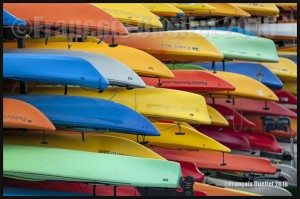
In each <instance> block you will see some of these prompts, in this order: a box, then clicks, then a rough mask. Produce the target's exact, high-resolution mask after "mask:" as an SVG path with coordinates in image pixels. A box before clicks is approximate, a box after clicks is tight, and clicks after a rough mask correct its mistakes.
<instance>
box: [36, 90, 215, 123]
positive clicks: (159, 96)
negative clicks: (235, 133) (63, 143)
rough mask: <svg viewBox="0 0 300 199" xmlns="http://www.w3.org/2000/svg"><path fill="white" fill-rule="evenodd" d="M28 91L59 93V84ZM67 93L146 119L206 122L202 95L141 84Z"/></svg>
mask: <svg viewBox="0 0 300 199" xmlns="http://www.w3.org/2000/svg"><path fill="white" fill-rule="evenodd" d="M30 90H32V91H31V92H30V93H34V94H54V95H55V94H56V95H63V94H64V87H63V86H51V85H46V86H45V85H41V86H36V87H35V88H34V89H30ZM68 95H71V96H85V97H93V98H102V99H105V100H112V101H114V102H117V103H120V104H123V105H125V106H128V107H130V108H132V109H134V110H136V111H137V112H139V113H141V114H142V115H144V116H146V117H147V118H150V119H166V120H171V121H173V120H175V121H183V122H189V123H192V124H210V123H211V119H210V117H209V115H208V111H207V106H206V101H205V99H204V97H203V96H201V95H198V94H194V93H189V92H184V91H178V90H172V89H163V88H143V89H131V90H126V89H125V88H124V89H123V88H120V87H109V88H107V89H105V90H104V91H103V92H102V93H98V90H96V89H90V88H82V87H77V86H68Z"/></svg>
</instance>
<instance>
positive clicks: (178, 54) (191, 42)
mask: <svg viewBox="0 0 300 199" xmlns="http://www.w3.org/2000/svg"><path fill="white" fill-rule="evenodd" d="M104 40H105V41H107V42H108V41H110V40H111V37H106V38H105V39H104ZM115 41H116V43H118V44H121V45H125V46H130V47H133V48H137V49H140V50H142V51H145V52H147V53H149V54H151V55H152V56H154V57H156V58H157V59H159V60H160V61H180V62H192V61H220V60H222V59H223V57H224V56H223V54H222V53H221V52H220V50H219V49H218V48H217V47H216V46H215V45H213V44H212V43H211V42H210V41H209V40H208V39H207V38H205V37H204V36H202V35H199V34H197V33H192V32H175V31H165V32H142V33H131V34H130V35H129V36H128V37H118V36H115Z"/></svg>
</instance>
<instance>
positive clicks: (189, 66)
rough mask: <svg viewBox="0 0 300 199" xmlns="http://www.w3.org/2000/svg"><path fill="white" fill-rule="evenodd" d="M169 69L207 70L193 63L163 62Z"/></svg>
mask: <svg viewBox="0 0 300 199" xmlns="http://www.w3.org/2000/svg"><path fill="white" fill-rule="evenodd" d="M165 65H166V66H167V67H168V68H169V69H170V70H207V69H206V68H203V67H201V66H197V65H195V64H184V63H177V64H165Z"/></svg>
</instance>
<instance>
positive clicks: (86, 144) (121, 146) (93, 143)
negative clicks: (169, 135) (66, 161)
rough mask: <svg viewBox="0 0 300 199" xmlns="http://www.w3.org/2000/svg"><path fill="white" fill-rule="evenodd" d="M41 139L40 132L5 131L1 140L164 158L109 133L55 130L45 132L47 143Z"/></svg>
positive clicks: (18, 143)
mask: <svg viewBox="0 0 300 199" xmlns="http://www.w3.org/2000/svg"><path fill="white" fill-rule="evenodd" d="M41 140H42V136H41V133H39V132H34V131H33V132H21V131H14V132H11V131H6V132H5V133H4V136H3V142H4V143H5V144H14V145H22V146H38V147H51V148H60V149H72V150H78V151H87V152H94V153H104V154H114V155H125V156H133V157H140V158H151V159H159V160H164V158H163V157H161V156H160V155H158V154H156V153H154V152H153V151H151V150H150V149H148V148H146V147H144V146H142V145H140V144H138V143H136V142H133V141H131V140H128V139H125V138H121V137H116V136H111V135H110V134H107V135H90V134H83V135H81V134H79V133H78V132H68V131H67V132H64V131H57V132H54V133H48V132H47V134H46V135H45V140H46V141H47V144H42V143H41Z"/></svg>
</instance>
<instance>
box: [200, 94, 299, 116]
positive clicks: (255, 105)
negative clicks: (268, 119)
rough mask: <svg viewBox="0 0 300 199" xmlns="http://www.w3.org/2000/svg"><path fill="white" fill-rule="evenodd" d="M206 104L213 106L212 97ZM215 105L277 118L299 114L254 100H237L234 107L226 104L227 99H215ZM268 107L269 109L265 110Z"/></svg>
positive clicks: (277, 105) (271, 103)
mask: <svg viewBox="0 0 300 199" xmlns="http://www.w3.org/2000/svg"><path fill="white" fill-rule="evenodd" d="M205 99H206V102H207V103H208V104H212V103H213V101H212V99H211V98H210V97H206V98H205ZM215 104H217V105H223V106H227V107H229V108H233V109H234V110H236V111H237V112H239V113H251V114H259V115H274V116H275V115H277V116H288V117H291V118H296V117H297V113H295V112H293V111H290V110H289V109H287V108H285V107H283V106H281V105H280V104H277V103H275V102H271V101H268V102H267V104H266V102H265V101H264V100H254V99H245V98H235V99H234V105H233V104H229V103H227V102H226V100H225V99H220V98H215ZM265 107H267V108H268V109H264V108H265Z"/></svg>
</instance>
